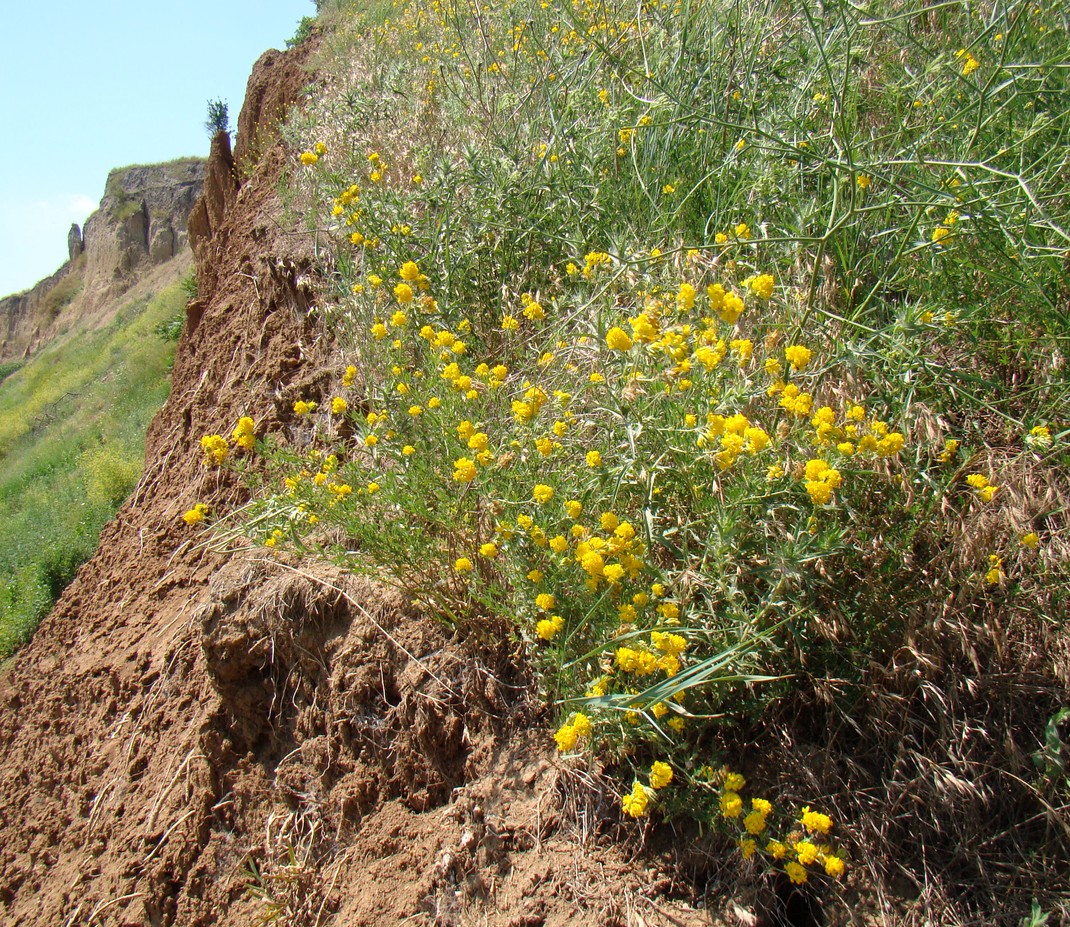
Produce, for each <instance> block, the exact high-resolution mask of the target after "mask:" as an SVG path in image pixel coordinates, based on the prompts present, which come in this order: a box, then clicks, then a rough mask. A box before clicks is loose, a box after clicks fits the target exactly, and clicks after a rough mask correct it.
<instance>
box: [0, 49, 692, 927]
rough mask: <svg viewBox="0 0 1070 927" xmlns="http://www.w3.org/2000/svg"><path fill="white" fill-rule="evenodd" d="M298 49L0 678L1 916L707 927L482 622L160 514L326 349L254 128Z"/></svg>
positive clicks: (304, 244) (278, 59) (17, 920)
mask: <svg viewBox="0 0 1070 927" xmlns="http://www.w3.org/2000/svg"><path fill="white" fill-rule="evenodd" d="M309 48H310V46H309V44H306V45H304V46H300V47H298V48H296V49H294V50H292V51H290V52H287V53H278V52H273V53H269V54H268V55H266V56H265V57H264V58H263V59H262V60H261V62H259V63H258V65H257V68H256V70H255V71H254V74H253V76H252V77H251V79H250V85H249V91H248V96H247V102H246V107H245V109H244V110H243V112H242V116H241V121H240V123H239V124H240V125H241V126H242V133H243V136H245V137H247V138H250V139H255V148H254V147H251V146H246V147H245V148H244V149H242V151H241V154H242V158H241V171H240V177H241V178H242V179H241V182H240V183H239V179H238V178H239V172H236V171H235V170H234V169H233V163H234V162H233V160H232V159H231V158H230V153H229V144H227V142H226V140H225V139H217V140H216V142H215V143H214V144H213V154H212V164H211V167H210V171H209V173H210V176H211V177H214V178H215V180H214V186H212V185H211V184H209V188H206V193H205V201H206V202H205V205H204V207H203V209H202V212H201V215H200V216H199V217H198V222H199V223H200V224H199V225H198V224H197V222H195V221H194V219H193V218H191V223H190V225H191V237H196V236H198V235H199V238H197V239H196V241H195V252H196V254H197V257H198V278H199V284H200V295H199V298H198V300H197V301H196V302H195V303H194V304H193V305H191V307H190V317H189V319H188V324H187V326H186V331H185V332H184V334H183V337H182V340H181V342H180V344H179V350H178V357H177V359H176V363H175V368H174V384H173V389H172V393H171V397H170V399H169V400H168V402H167V404H166V405H165V407H164V408H163V409H162V410H161V412H160V413H159V415H158V416H157V417H156V419H155V421H154V422H153V424H152V426H151V428H150V431H149V435H148V439H147V464H146V471H145V475H144V477H143V479H142V481H141V483H140V485H139V487H138V489H137V491H136V493H135V494H134V496H133V498H132V499H131V500H130V501H129V502H128V503H127V504H126V505H125V506H124V507H123V509H122V510H121V511H120V513H119V515H118V516H117V517H116V519H115V521H114V522H113V523H112V524H111V525H109V526H108V528H107V529H106V530H105V531H104V533H103V535H102V537H101V543H100V550H99V552H98V553H97V555H96V556H95V557H94V558H93V559H92V560H91V561H90V562H89V563H88V564H87V565H86V566H85V567H84V568H83V569H82V570H81V572H80V573H79V575H78V577H77V579H76V580H75V582H74V583H73V584H72V585H71V586H70V587H69V588H68V589H67V591H66V592H65V593H64V595H63V597H62V599H61V600H60V602H59V603H58V604H57V606H56V608H55V609H54V610H53V612H52V614H51V615H50V616H49V617H48V618H47V619H46V621H45V622H44V623H43V624H42V625H41V628H40V630H39V631H38V632H37V635H36V637H35V638H34V640H33V642H32V643H31V644H30V645H28V646H27V647H26V648H25V649H24V650H23V651H22V652H21V653H19V655H18V656H17V658H16V659H15V660H14V661H12V663H11V664H10V665H9V666H8V667H6V668H5V669H4V671H3V673H2V675H0V832H2V834H3V840H2V842H0V921H2V922H3V923H5V924H20V925H75V924H79V925H81V924H87V925H96V924H116V925H139V924H168V925H169V924H181V925H208V924H242V925H245V924H255V923H259V922H262V921H266V920H269V919H271V918H272V917H277V918H278V920H277V922H279V923H292V924H309V925H311V924H324V925H327V924H337V925H369V927H371V925H388V924H389V925H396V924H399V923H402V922H411V923H417V924H419V923H441V924H454V923H456V924H462V923H464V924H467V923H472V924H477V923H478V924H496V925H511V927H536V925H547V927H551V925H558V924H581V923H583V924H588V923H589V924H600V925H610V924H620V925H625V924H628V925H631V924H635V925H651V927H653V925H667V924H675V925H688V924H700V923H702V924H706V923H710V922H711V921H710V917H709V915H708V914H707V913H706V912H705V911H703V910H701V909H699V908H697V907H692V906H691V904H689V903H688V901H687V900H685V898H686V896H687V893H686V892H682V893H681V894H680V895H679V896H677V894H676V892H677V889H678V886H677V884H676V883H675V882H674V880H673V878H672V877H671V876H670V875H667V874H666V873H665V872H662V871H660V870H659V868H658V864H657V862H656V859H657V857H656V855H649V854H648V855H645V856H637V857H635V858H628V851H627V849H626V848H625V847H623V846H622V845H621V844H618V843H613V842H603V841H601V840H600V838H599V834H598V828H597V826H596V824H595V823H592V821H591V820H589V819H588V818H587V817H586V816H585V815H584V814H583V813H582V812H583V811H584V809H585V808H586V806H582V807H581V805H582V804H583V803H582V802H580V803H577V802H576V801H574V800H573V798H572V797H571V796H572V792H571V791H570V789H571V786H570V784H569V783H570V782H573V781H575V780H574V778H573V775H574V774H568V775H565V774H564V773H563V768H562V766H561V763H560V761H559V760H558V759H556V756H555V754H554V753H553V751H552V750H551V749H550V747H549V743H550V742H549V739H548V737H547V736H546V734H545V731H544V728H543V727H542V726H541V725H540V724H539V723H533V721H537V719H535V715H534V712H535V708H534V706H532V705H531V704H530V703H529V701H527V699H526V697H525V695H524V693H525V691H526V690H525V687H524V685H523V683H524V677H523V666H522V662H521V661H520V659H519V655H518V654H517V653H515V652H514V650H513V648H512V646H511V645H510V643H509V641H508V639H507V637H506V636H505V635H495V634H494V633H493V632H486V633H484V634H483V635H482V637H481V639H480V640H479V641H478V643H477V642H475V641H472V640H465V639H463V638H461V637H458V636H457V635H456V634H454V633H453V632H452V631H451V630H450V629H447V628H445V627H443V626H442V625H440V624H438V623H436V622H434V621H433V620H431V619H429V618H427V617H426V616H421V615H418V614H415V613H413V612H411V611H410V610H409V609H408V608H407V607H406V605H405V603H404V601H403V600H402V599H400V598H399V596H398V595H396V594H395V593H394V592H392V591H391V590H389V589H386V588H382V587H379V586H376V585H374V584H371V583H369V582H366V581H358V580H356V579H354V578H352V577H347V576H344V575H341V574H340V573H338V572H337V571H335V570H333V569H331V568H328V567H317V566H315V565H312V566H309V565H308V564H302V565H300V566H294V565H290V564H287V563H285V562H281V561H279V560H273V559H269V558H266V557H264V556H262V555H261V554H258V553H256V552H253V551H239V552H237V553H231V554H228V555H223V554H220V553H215V552H212V551H209V550H207V549H205V548H204V547H203V546H202V539H203V538H202V535H200V534H199V533H198V532H197V531H195V530H193V529H190V528H187V527H186V526H185V525H184V523H183V522H182V520H181V518H180V516H181V514H182V512H183V511H185V510H186V509H187V508H189V507H190V506H191V505H192V504H193V503H194V502H196V501H206V502H208V503H210V504H213V505H217V506H221V507H222V506H225V505H226V504H229V503H232V502H234V501H237V500H240V489H239V488H238V487H237V485H236V484H234V483H233V482H231V481H230V480H229V479H228V478H226V477H223V478H220V477H218V476H217V475H216V474H215V473H214V472H208V471H206V470H205V469H204V467H203V466H202V465H201V459H200V458H201V452H200V449H199V446H198V439H199V437H200V436H201V435H202V434H205V433H212V432H219V433H223V434H227V433H229V431H230V429H231V428H232V427H233V425H234V423H235V422H236V420H237V418H238V417H239V416H241V415H251V416H253V417H254V418H255V419H256V421H257V425H258V430H259V431H261V432H263V431H267V430H276V429H278V428H279V427H281V426H284V425H285V424H286V422H287V420H288V418H289V416H290V414H291V413H290V409H291V407H292V403H293V400H294V399H295V398H297V397H298V396H301V395H308V394H309V392H310V390H314V389H315V388H316V386H317V384H325V383H326V378H327V376H328V374H327V372H326V371H327V369H328V367H327V365H328V363H329V362H332V363H336V361H337V359H336V358H332V356H331V353H330V352H331V347H330V345H329V343H327V341H326V340H325V339H323V338H322V337H321V334H320V331H319V329H318V328H317V326H316V324H315V323H314V322H311V321H310V320H309V317H308V309H309V307H310V305H311V303H312V301H313V299H314V295H313V294H314V287H313V286H312V285H311V270H310V268H311V258H310V253H309V243H308V241H307V239H306V238H305V237H304V235H302V234H301V233H299V232H294V231H291V230H288V229H287V228H286V227H285V226H284V225H283V224H282V223H281V220H280V210H279V205H278V203H277V201H276V197H275V193H274V191H275V189H276V184H277V180H278V176H279V172H280V170H281V169H282V166H283V164H284V154H283V152H282V150H281V148H279V147H278V145H277V142H276V141H274V138H273V134H272V132H271V131H270V126H271V124H272V123H271V118H272V117H274V116H275V115H277V113H278V111H279V109H280V107H282V106H283V105H284V104H285V103H286V102H288V101H292V100H295V99H296V98H297V96H298V94H299V92H300V91H301V89H302V88H303V87H304V86H305V85H306V84H308V83H309V81H310V76H309V73H308V71H307V70H306V67H305V61H306V59H307V55H308V52H309ZM531 731H534V732H535V733H531ZM587 810H590V809H587ZM652 860H654V862H652Z"/></svg>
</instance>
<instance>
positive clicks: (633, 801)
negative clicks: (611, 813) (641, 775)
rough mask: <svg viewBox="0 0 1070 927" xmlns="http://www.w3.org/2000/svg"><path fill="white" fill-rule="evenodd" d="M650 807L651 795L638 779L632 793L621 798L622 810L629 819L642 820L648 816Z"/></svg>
mask: <svg viewBox="0 0 1070 927" xmlns="http://www.w3.org/2000/svg"><path fill="white" fill-rule="evenodd" d="M649 805H650V793H649V792H648V791H647V788H646V786H644V785H643V783H641V782H640V781H639V780H638V779H636V780H635V784H634V785H633V786H632V790H631V792H628V793H627V794H625V795H624V796H622V797H621V803H620V806H621V810H622V811H623V812H624V813H625V814H627V815H628V816H629V817H633V818H641V817H642V816H643V815H644V814H646V811H647V807H648V806H649Z"/></svg>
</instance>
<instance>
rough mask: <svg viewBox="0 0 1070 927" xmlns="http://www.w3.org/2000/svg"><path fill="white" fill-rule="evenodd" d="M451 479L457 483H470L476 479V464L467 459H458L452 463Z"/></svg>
mask: <svg viewBox="0 0 1070 927" xmlns="http://www.w3.org/2000/svg"><path fill="white" fill-rule="evenodd" d="M453 478H454V479H455V480H456V481H457V482H458V483H470V482H472V480H474V479H475V478H476V464H475V461H474V460H471V459H470V458H468V457H460V458H458V459H457V460H456V461H454V463H453Z"/></svg>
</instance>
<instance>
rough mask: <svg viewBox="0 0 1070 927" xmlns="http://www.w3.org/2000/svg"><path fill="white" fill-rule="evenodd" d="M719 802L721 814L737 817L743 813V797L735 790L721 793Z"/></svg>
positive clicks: (727, 816)
mask: <svg viewBox="0 0 1070 927" xmlns="http://www.w3.org/2000/svg"><path fill="white" fill-rule="evenodd" d="M719 804H720V807H721V814H723V815H724V816H725V817H726V818H738V817H739V816H740V814H742V813H743V799H742V798H740V797H739V794H738V793H736V792H731V791H726V792H724V793H722V795H721V798H720V802H719Z"/></svg>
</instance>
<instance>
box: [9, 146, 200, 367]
mask: <svg viewBox="0 0 1070 927" xmlns="http://www.w3.org/2000/svg"><path fill="white" fill-rule="evenodd" d="M205 165H206V162H205V161H204V160H203V159H200V158H184V159H181V160H178V161H170V162H168V163H166V164H142V165H133V166H131V167H123V168H117V169H116V170H113V171H112V172H111V173H110V174H109V175H108V181H107V184H106V185H105V189H104V198H103V199H102V200H101V201H100V208H99V209H98V210H97V211H96V212H94V213H93V214H92V215H91V216H90V217H89V218H88V219H87V220H86V223H85V227H84V228H81V229H80V228H79V227H78V226H77V225H72V226H71V229H70V231H69V232H68V233H67V252H68V255H69V259H68V260H67V262H66V263H65V264H64V265H63V266H62V267H60V268H59V270H57V271H56V272H55V273H54V274H52V276H50V277H47V278H46V279H44V280H42V281H41V282H40V283H38V284H37V285H36V286H34V287H33V288H32V289H30V290H27V291H26V292H24V293H18V294H15V295H14V296H8V297H5V298H4V299H0V360H6V359H9V358H12V357H24V356H27V355H29V354H32V353H33V352H34V351H36V350H37V348H38V347H39V346H40V345H42V344H44V343H46V342H47V341H48V340H49V339H50V338H52V337H53V336H55V335H56V334H58V333H59V332H61V331H63V330H65V329H68V328H70V326H71V325H72V324H73V323H74V322H75V321H79V320H84V319H92V318H93V316H94V314H95V313H97V312H99V311H100V310H101V309H102V308H103V307H105V306H107V305H108V304H109V303H111V302H112V301H114V300H115V299H116V298H118V297H120V296H122V294H123V293H125V292H126V291H127V290H128V289H129V288H130V287H131V286H133V284H134V283H135V282H137V280H138V278H139V276H140V274H141V273H142V272H143V271H144V270H145V269H147V268H151V267H153V266H156V265H158V264H163V263H165V262H166V261H169V260H171V258H173V257H174V256H175V255H177V254H179V253H180V252H181V251H182V250H183V249H184V248H186V247H187V243H188V233H187V223H188V219H189V214H190V212H191V210H192V209H193V205H194V203H195V202H196V201H197V198H198V197H199V196H200V194H201V191H202V189H203V187H204V177H205Z"/></svg>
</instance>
